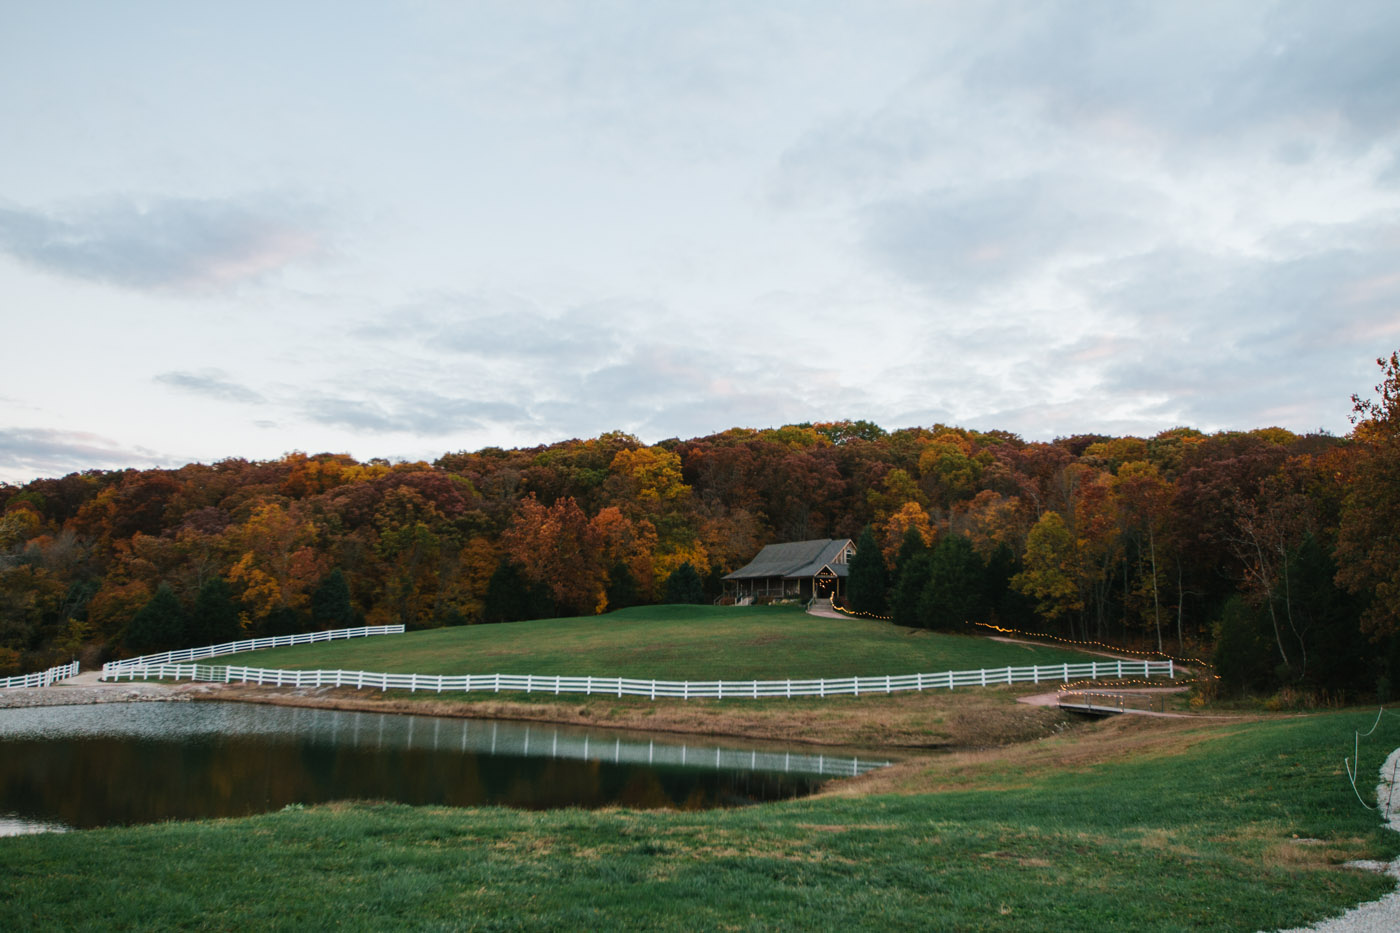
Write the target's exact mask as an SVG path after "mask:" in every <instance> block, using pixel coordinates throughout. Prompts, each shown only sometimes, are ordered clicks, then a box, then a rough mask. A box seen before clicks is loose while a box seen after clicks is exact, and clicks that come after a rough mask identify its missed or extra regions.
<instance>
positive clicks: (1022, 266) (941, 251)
mask: <svg viewBox="0 0 1400 933" xmlns="http://www.w3.org/2000/svg"><path fill="white" fill-rule="evenodd" d="M1152 200H1153V199H1152V198H1151V196H1150V194H1149V193H1148V192H1145V191H1142V190H1133V189H1129V188H1125V186H1123V185H1120V184H1117V183H1115V182H1113V181H1111V180H1109V179H1102V178H1100V179H1093V178H1089V177H1075V176H1057V175H1048V174H1039V175H1031V176H1027V177H1023V178H1017V179H1011V180H1005V181H997V182H990V183H987V184H984V185H981V186H971V187H958V188H944V189H939V190H935V191H929V192H927V193H924V194H922V195H918V196H912V197H906V198H902V199H896V200H889V201H885V202H883V203H880V204H875V205H873V206H871V207H869V208H868V209H867V210H866V211H865V212H864V214H865V222H866V246H867V249H868V250H869V251H870V253H871V254H872V255H873V256H874V257H876V258H877V259H878V260H879V261H880V262H881V263H882V264H883V265H885V266H887V267H889V268H891V269H892V270H893V271H895V272H897V273H898V274H900V275H901V276H903V277H904V278H906V279H908V280H910V281H913V282H917V283H919V284H921V285H924V286H925V287H927V288H928V289H930V290H931V291H932V292H934V293H937V294H940V295H943V296H946V297H954V298H956V297H964V296H968V295H972V294H976V293H977V292H980V291H984V290H987V289H993V288H998V287H1004V286H1006V285H1008V284H1013V283H1014V282H1015V281H1016V280H1018V279H1020V278H1021V277H1023V276H1025V275H1028V274H1030V273H1031V272H1033V271H1034V270H1036V269H1038V268H1041V267H1043V266H1045V265H1047V264H1049V263H1050V262H1052V261H1054V260H1056V259H1058V258H1060V257H1064V256H1090V255H1095V254H1097V253H1099V252H1100V251H1103V250H1106V249H1117V248H1121V246H1122V244H1123V243H1124V242H1125V241H1127V240H1130V239H1131V238H1133V237H1134V236H1135V235H1136V234H1137V233H1138V232H1139V231H1140V230H1141V229H1142V224H1141V222H1140V221H1137V220H1135V219H1134V218H1133V216H1132V215H1131V214H1130V213H1129V211H1131V210H1134V209H1136V210H1138V211H1145V209H1146V208H1147V207H1148V205H1149V204H1150V202H1151V201H1152Z"/></svg>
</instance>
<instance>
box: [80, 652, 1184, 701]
mask: <svg viewBox="0 0 1400 933" xmlns="http://www.w3.org/2000/svg"><path fill="white" fill-rule="evenodd" d="M122 663H123V664H124V665H125V666H124V667H122V668H121V669H120V670H109V669H108V668H107V667H104V668H103V670H102V678H103V679H104V680H115V679H118V678H120V677H127V678H129V679H132V680H134V679H136V678H137V677H141V678H156V679H173V680H197V681H203V682H212V683H235V682H237V683H251V684H262V685H265V686H267V685H270V686H279V687H357V688H361V689H363V688H365V687H369V688H371V689H377V690H410V691H415V692H416V691H418V690H425V691H434V692H437V693H442V692H444V691H450V692H456V693H463V692H472V691H492V692H500V691H502V690H509V691H524V692H525V693H554V694H560V693H583V694H606V695H609V696H640V697H649V698H650V699H653V700H655V699H658V698H676V699H682V700H700V699H719V700H728V699H754V700H756V699H762V698H771V697H784V698H789V697H813V696H815V697H828V696H863V695H869V694H872V693H900V692H904V691H908V690H953V689H955V688H957V687H990V686H994V685H996V684H1015V683H1054V682H1056V681H1060V682H1067V681H1070V680H1084V679H1090V680H1099V679H1107V678H1114V679H1117V678H1122V677H1153V676H1163V677H1169V678H1175V677H1176V669H1175V667H1174V664H1173V662H1171V661H1090V662H1085V663H1082V664H1045V665H1039V666H1036V667H996V668H989V669H987V668H984V669H982V670H975V671H944V672H942V673H938V674H902V675H899V676H884V677H840V678H835V679H829V680H704V681H685V680H636V679H633V678H628V677H558V676H554V675H540V674H457V675H450V674H448V675H442V674H386V673H376V672H373V671H291V670H277V669H267V668H256V667H235V666H232V665H228V666H224V665H204V664H170V663H157V664H133V663H132V662H122Z"/></svg>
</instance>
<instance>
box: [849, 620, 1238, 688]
mask: <svg viewBox="0 0 1400 933" xmlns="http://www.w3.org/2000/svg"><path fill="white" fill-rule="evenodd" d="M831 608H832V609H835V610H836V611H837V612H839V613H841V614H843V615H847V616H850V617H851V618H853V619H878V620H879V621H881V622H889V621H890V617H889V616H879V615H875V614H874V613H873V612H856V611H855V610H853V609H847V608H845V607H844V606H838V605H836V603H835V602H832V604H831ZM963 624H964V625H970V626H973V627H975V628H984V629H990V630H992V631H994V632H997V633H999V634H1001V635H1011V636H1015V637H1017V638H1027V639H1043V640H1046V641H1053V642H1056V643H1058V644H1061V645H1071V646H1075V647H1088V648H1099V649H1102V650H1104V651H1113V652H1116V653H1118V654H1131V655H1137V656H1138V657H1142V658H1166V659H1168V660H1171V661H1176V662H1178V663H1180V664H1191V665H1195V666H1197V667H1198V668H1202V669H1203V673H1204V675H1205V676H1204V677H1200V678H1195V679H1192V680H1182V681H1178V682H1179V683H1183V684H1190V683H1200V682H1203V681H1204V680H1219V679H1220V677H1219V675H1218V674H1216V673H1214V665H1212V664H1211V663H1210V662H1209V661H1206V660H1204V659H1202V658H1184V657H1178V656H1177V655H1174V654H1168V653H1167V652H1165V651H1142V650H1140V649H1137V648H1124V647H1123V646H1122V645H1112V644H1109V643H1108V642H1103V641H1094V640H1092V639H1083V638H1065V637H1063V636H1061V635H1047V634H1045V633H1044V632H1028V631H1026V630H1025V629H1019V628H1007V627H1006V626H1004V625H995V624H993V623H991V622H964V623H963ZM1082 683H1103V681H1083V682H1082ZM1122 683H1124V684H1138V683H1140V684H1151V683H1154V681H1146V680H1143V681H1122ZM1081 685H1082V684H1081ZM1060 689H1062V690H1064V689H1066V688H1065V687H1061V688H1060Z"/></svg>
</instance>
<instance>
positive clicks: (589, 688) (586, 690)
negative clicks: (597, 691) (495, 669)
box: [496, 674, 593, 696]
mask: <svg viewBox="0 0 1400 933" xmlns="http://www.w3.org/2000/svg"><path fill="white" fill-rule="evenodd" d="M496 689H497V690H499V689H500V680H499V679H498V680H497V681H496ZM583 695H584V696H592V695H593V675H592V674H589V675H588V680H587V681H586V682H585V683H584V685H583Z"/></svg>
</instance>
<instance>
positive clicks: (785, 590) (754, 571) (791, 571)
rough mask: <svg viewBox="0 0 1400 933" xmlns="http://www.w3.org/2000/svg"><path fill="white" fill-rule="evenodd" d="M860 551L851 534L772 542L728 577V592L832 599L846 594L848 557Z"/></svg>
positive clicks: (736, 596)
mask: <svg viewBox="0 0 1400 933" xmlns="http://www.w3.org/2000/svg"><path fill="white" fill-rule="evenodd" d="M855 552H856V546H855V544H854V543H853V542H852V541H851V539H850V538H819V539H817V540H815V541H789V542H787V543H786V544H770V545H768V546H767V547H765V548H764V549H763V550H761V551H759V552H758V556H757V557H755V558H754V559H753V560H751V561H749V562H748V564H746V565H745V566H743V567H740V568H739V569H738V570H736V571H734V572H733V573H731V574H728V575H727V576H725V578H724V595H725V596H726V597H729V598H731V599H733V600H735V601H736V602H740V601H747V600H753V599H811V598H813V597H816V598H818V599H829V598H830V597H832V596H844V595H845V593H846V576H847V574H848V573H849V568H848V566H847V563H846V562H847V561H849V560H850V559H851V555H852V554H854V553H855Z"/></svg>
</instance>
